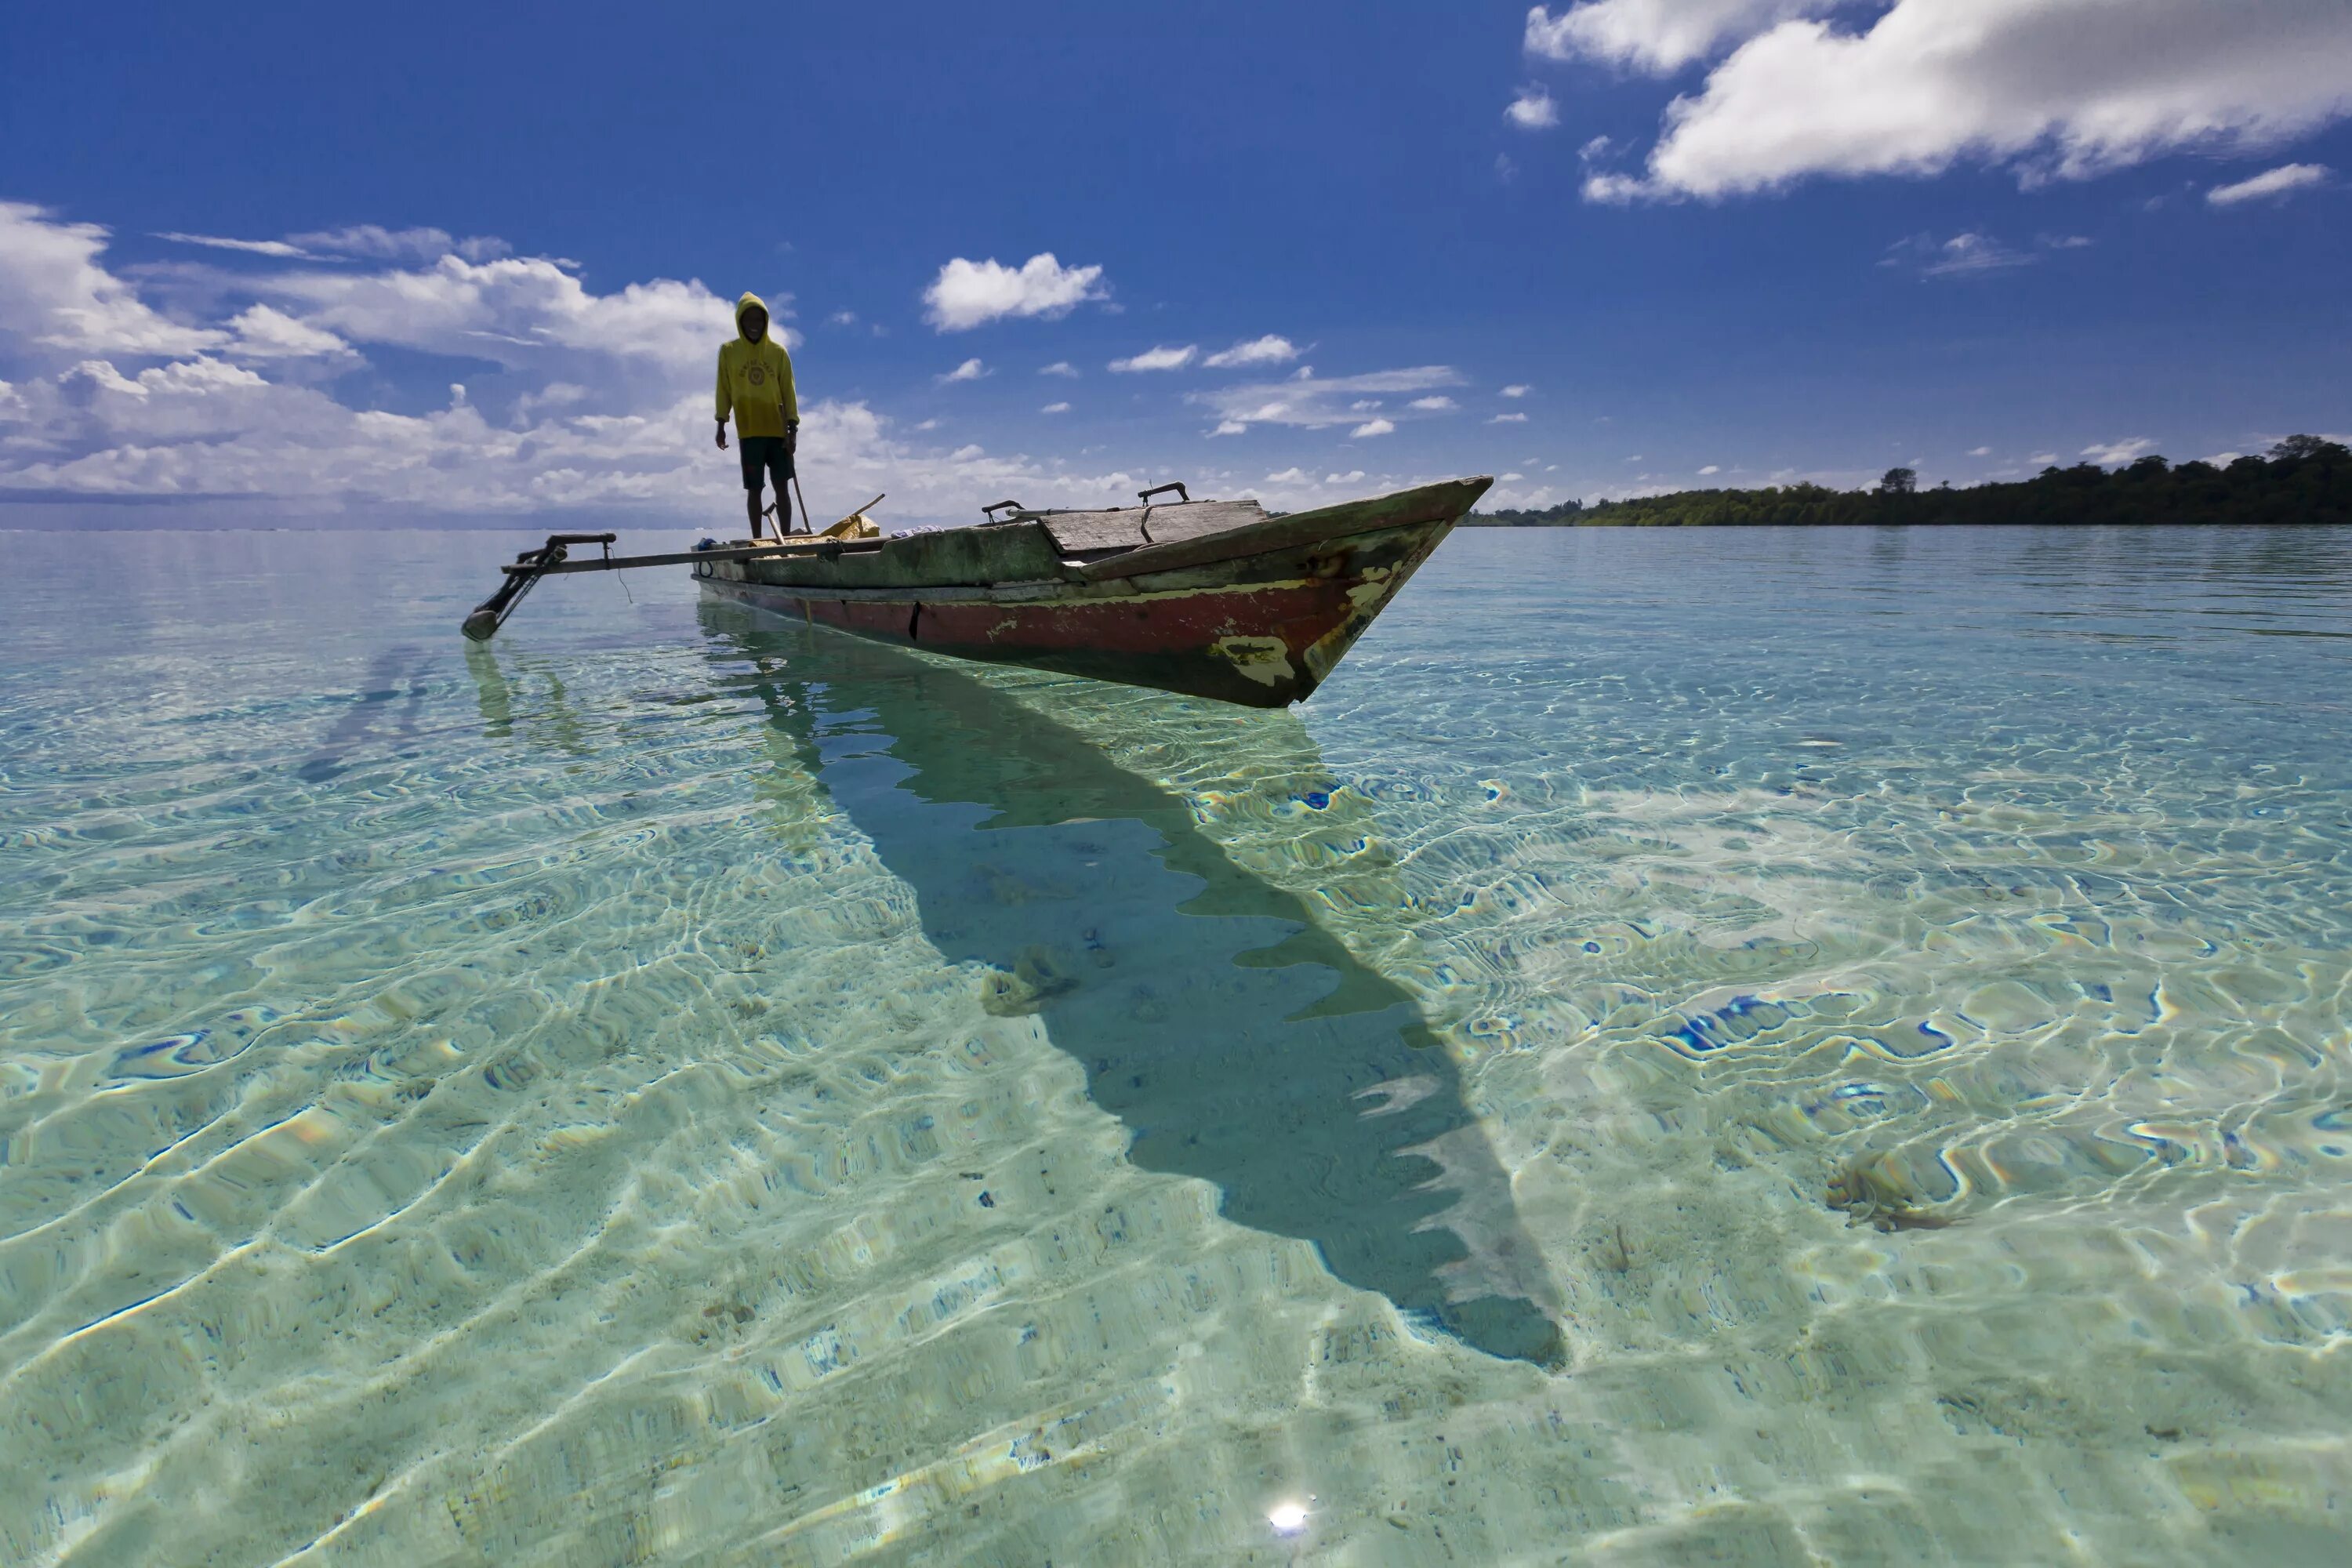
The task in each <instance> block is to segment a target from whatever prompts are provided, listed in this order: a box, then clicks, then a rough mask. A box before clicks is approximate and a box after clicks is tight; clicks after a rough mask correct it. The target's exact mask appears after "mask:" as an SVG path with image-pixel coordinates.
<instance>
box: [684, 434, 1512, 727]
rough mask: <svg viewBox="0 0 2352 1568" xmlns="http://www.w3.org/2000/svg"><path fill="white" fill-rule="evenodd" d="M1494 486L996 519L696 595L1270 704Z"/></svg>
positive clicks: (740, 566) (897, 637)
mask: <svg viewBox="0 0 2352 1568" xmlns="http://www.w3.org/2000/svg"><path fill="white" fill-rule="evenodd" d="M1493 482H1494V481H1493V480H1492V479H1458V480H1452V481H1449V482H1447V483H1444V484H1435V485H1424V486H1423V487H1421V488H1419V489H1410V490H1402V491H1399V492H1397V493H1396V494H1394V495H1388V496H1381V497H1378V498H1376V499H1373V500H1360V501H1349V502H1346V503H1344V504H1342V505H1339V506H1329V507H1321V508H1318V509H1317V510H1313V511H1306V512H1294V513H1291V514H1290V515H1288V516H1284V517H1269V516H1267V515H1266V513H1265V509H1264V508H1263V507H1261V506H1259V505H1258V504H1257V503H1256V502H1255V501H1214V500H1201V501H1194V500H1183V501H1179V502H1176V503H1172V504H1168V505H1158V506H1155V505H1152V504H1150V502H1149V500H1147V501H1146V502H1145V504H1143V505H1140V506H1135V507H1120V508H1113V509H1111V510H1106V511H1026V510H1015V511H1013V514H1012V515H1011V517H1010V518H1008V519H1006V520H1004V521H996V522H990V523H982V524H976V525H974V526H972V527H970V528H957V529H946V530H941V531H937V532H929V533H916V534H908V535H904V536H901V537H899V538H895V539H875V540H855V541H827V542H813V543H810V544H806V545H802V546H800V547H798V548H792V547H786V548H782V549H768V550H763V551H758V552H753V551H751V550H750V549H747V548H746V545H745V542H738V543H736V544H733V545H724V546H719V548H717V549H715V550H713V551H710V552H706V553H708V554H709V556H710V558H709V559H708V560H701V561H696V562H695V563H694V564H693V568H692V569H693V572H694V574H695V576H696V577H697V578H698V580H699V581H700V583H701V584H702V589H703V592H704V593H705V594H707V595H716V596H718V597H721V598H726V599H732V600H736V601H740V602H741V603H744V604H748V605H754V606H757V607H759V608H761V609H764V610H770V611H774V612H777V613H780V614H783V615H788V616H793V617H794V618H796V619H803V620H806V621H808V622H809V623H811V624H813V625H815V626H830V627H833V628H834V629H835V630H838V631H845V632H849V633H852V634H854V635H856V636H858V637H871V638H874V639H875V640H877V641H880V642H890V643H900V644H908V645H911V646H913V647H920V648H929V649H930V650H932V651H934V652H937V653H944V654H952V655H955V656H957V657H959V658H977V659H992V660H996V661H999V662H1002V663H1008V664H1023V665H1031V666H1034V667H1036V668H1041V669H1055V670H1062V671H1066V672H1067V673H1069V674H1073V675H1085V676H1092V677H1094V678H1096V679H1102V680H1116V681H1124V682H1126V683H1128V684H1129V685H1135V686H1153V687H1159V688H1160V689H1163V690H1168V691H1179V692H1184V693H1188V694H1190V695H1192V696H1195V697H1207V698H1213V699H1216V700H1220V701H1225V702H1238V703H1243V704H1245V705H1247V706H1249V707H1253V708H1279V707H1282V706H1283V705H1285V704H1286V703H1291V702H1296V701H1298V700H1300V699H1302V698H1304V697H1306V696H1307V695H1308V694H1309V693H1310V692H1312V691H1313V690H1314V689H1316V687H1318V685H1320V684H1321V683H1322V682H1323V680H1324V679H1326V678H1327V677H1328V676H1329V675H1330V673H1331V670H1332V668H1333V667H1334V666H1336V665H1337V664H1338V663H1339V659H1340V657H1341V656H1342V655H1344V654H1345V653H1346V652H1347V651H1348V649H1349V647H1350V646H1351V645H1353V644H1354V642H1355V640H1356V639H1357V638H1358V637H1360V636H1362V635H1363V631H1364V628H1365V627H1366V626H1370V625H1371V623H1372V618H1373V617H1374V616H1378V615H1379V614H1380V613H1381V609H1382V608H1383V607H1384V606H1386V605H1387V604H1388V602H1389V601H1390V600H1391V599H1392V598H1394V597H1395V596H1396V593H1397V590H1398V589H1400V588H1402V586H1403V585H1404V584H1405V581H1406V579H1408V578H1410V577H1411V576H1412V574H1413V572H1414V570H1415V569H1416V568H1417V567H1419V566H1420V565H1421V563H1423V561H1426V560H1428V559H1429V555H1430V552H1432V551H1433V550H1435V549H1436V548H1437V545H1438V543H1439V542H1440V541H1442V540H1443V539H1444V537H1445V536H1446V534H1447V533H1448V532H1450V531H1452V530H1453V528H1454V525H1455V524H1456V523H1457V522H1459V521H1461V520H1462V518H1463V516H1464V515H1465V513H1467V512H1468V511H1469V510H1470V508H1471V506H1472V505H1473V504H1474V503H1475V501H1476V500H1478V498H1479V497H1480V496H1482V495H1484V494H1485V493H1486V489H1487V487H1488V486H1489V485H1491V484H1492V483H1493Z"/></svg>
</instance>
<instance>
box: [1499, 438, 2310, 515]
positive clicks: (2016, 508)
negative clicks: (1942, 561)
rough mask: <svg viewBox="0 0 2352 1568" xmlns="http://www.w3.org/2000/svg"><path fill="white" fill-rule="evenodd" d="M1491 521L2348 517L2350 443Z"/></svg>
mask: <svg viewBox="0 0 2352 1568" xmlns="http://www.w3.org/2000/svg"><path fill="white" fill-rule="evenodd" d="M1467 521H1468V522H1469V524H1470V525H1471V526H1473V527H1486V528H1559V527H1585V528H1594V527H1619V528H1712V527H1725V526H1730V525H1739V524H1747V525H1765V526H1783V527H1785V526H1791V525H1793V526H1798V527H1804V526H1818V525H1822V524H1833V523H1928V524H1936V523H2028V524H2033V523H2040V524H2051V523H2280V522H2297V523H2352V449H2347V447H2344V446H2343V445H2342V444H2341V443H2338V442H2335V441H2326V440H2322V439H2320V438H2319V437H2315V436H2290V437H2287V438H2286V439H2285V440H2284V441H2281V442H2280V443H2279V444H2278V445H2277V446H2275V447H2272V448H2271V449H2270V454H2269V456H2267V457H2263V458H2238V459H2237V460H2236V461H2234V462H2232V463H2231V464H2229V465H2228V466H2227V467H2226V468H2224V467H2217V466H2215V465H2214V464H2211V463H2203V462H2189V463H2179V464H2175V463H2168V462H2167V461H2166V460H2165V459H2164V458H2159V457H2154V456H2150V457H2146V458H2140V459H2139V460H2138V461H2137V462H2134V463H2127V464H2126V465H2125V466H2123V467H2122V468H2116V469H2112V470H2110V469H2107V468H2101V467H2100V466H2099V465H2098V464H2096V463H2077V464H2075V465H2074V467H2073V468H2044V469H2042V472H2041V473H2040V474H2039V475H2038V476H2036V477H2035V478H2033V479H2023V480H2020V481H2018V482H2015V483H2011V484H1983V485H1971V486H1969V488H1968V489H1953V488H1952V487H1951V486H1950V485H1948V484H1945V485H1939V486H1937V487H1936V488H1935V489H1925V490H1923V489H1919V476H1918V475H1917V474H1916V473H1915V472H1913V471H1912V470H1911V469H1909V468H1890V469H1888V470H1887V472H1886V477H1885V479H1881V480H1880V481H1879V482H1878V486H1877V488H1876V489H1864V490H1835V489H1829V488H1827V487H1826V486H1822V485H1783V486H1779V487H1774V488H1769V489H1759V490H1679V491H1676V492H1675V494H1673V495H1663V496H1646V497H1643V498H1641V499H1638V500H1613V501H1612V500H1601V501H1595V502H1593V503H1592V504H1591V505H1589V506H1588V505H1586V504H1585V503H1583V502H1582V501H1573V500H1571V501H1562V502H1561V503H1560V504H1559V505H1558V506H1553V507H1546V508H1544V509H1542V510H1502V511H1494V512H1477V513H1473V514H1472V515H1471V516H1470V518H1469V519H1468V520H1467Z"/></svg>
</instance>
